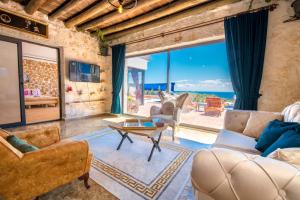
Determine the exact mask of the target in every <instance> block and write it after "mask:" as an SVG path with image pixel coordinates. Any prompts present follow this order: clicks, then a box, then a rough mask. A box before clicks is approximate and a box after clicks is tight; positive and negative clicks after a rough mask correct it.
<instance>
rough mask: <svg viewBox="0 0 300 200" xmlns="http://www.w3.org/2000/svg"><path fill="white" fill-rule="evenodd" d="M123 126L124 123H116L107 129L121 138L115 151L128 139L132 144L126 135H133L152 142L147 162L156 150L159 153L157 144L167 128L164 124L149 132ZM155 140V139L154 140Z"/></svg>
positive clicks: (159, 149)
mask: <svg viewBox="0 0 300 200" xmlns="http://www.w3.org/2000/svg"><path fill="white" fill-rule="evenodd" d="M123 124H124V122H121V123H118V124H115V125H109V127H110V128H111V129H113V130H116V131H117V132H118V133H119V134H120V135H121V137H122V139H121V141H120V143H119V145H118V147H117V150H119V149H120V148H121V146H122V144H123V142H124V140H125V139H128V140H129V142H130V143H133V141H132V139H131V138H130V137H129V135H128V134H133V135H139V136H143V137H147V138H149V139H150V140H151V141H152V143H153V146H152V149H151V152H150V155H149V157H148V162H149V161H150V160H151V158H152V155H153V152H154V150H155V149H157V150H158V151H159V152H161V148H160V146H159V142H160V139H161V136H162V133H163V131H165V130H166V129H167V128H168V125H167V124H164V125H163V126H162V127H156V128H155V129H151V130H139V129H128V127H126V128H124V127H123ZM155 138H157V139H155Z"/></svg>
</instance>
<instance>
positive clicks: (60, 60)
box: [0, 34, 65, 128]
mask: <svg viewBox="0 0 300 200" xmlns="http://www.w3.org/2000/svg"><path fill="white" fill-rule="evenodd" d="M0 40H3V41H6V42H12V43H16V44H18V63H19V85H20V87H19V88H20V106H21V119H22V122H21V123H13V124H5V125H0V128H6V127H16V126H25V125H26V115H25V98H24V79H23V52H22V43H23V42H26V43H31V44H35V45H40V46H44V47H49V48H53V49H56V50H57V56H58V58H57V65H58V70H57V71H58V93H59V107H60V109H59V119H57V120H52V121H59V120H62V119H63V116H64V115H65V103H64V102H65V97H64V96H63V95H64V93H63V91H64V87H65V84H64V77H65V72H64V68H63V66H64V65H63V61H64V53H63V52H64V51H63V47H57V46H51V45H46V44H41V43H38V42H32V41H29V40H23V39H18V38H13V37H9V36H5V35H1V34H0ZM47 122H51V121H47ZM40 123H45V122H37V123H31V124H30V125H33V124H40Z"/></svg>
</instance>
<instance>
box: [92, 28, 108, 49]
mask: <svg viewBox="0 0 300 200" xmlns="http://www.w3.org/2000/svg"><path fill="white" fill-rule="evenodd" d="M95 34H96V37H97V40H98V41H99V43H100V44H102V45H103V46H107V47H108V42H107V40H106V38H105V34H104V32H103V31H102V30H101V29H97V31H96V33H95Z"/></svg>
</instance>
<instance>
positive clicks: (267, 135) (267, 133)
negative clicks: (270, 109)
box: [255, 119, 300, 152]
mask: <svg viewBox="0 0 300 200" xmlns="http://www.w3.org/2000/svg"><path fill="white" fill-rule="evenodd" d="M297 127H300V124H299V123H296V122H282V121H279V120H277V119H276V120H273V121H271V122H270V123H269V124H268V126H267V127H266V128H265V129H264V130H263V132H262V133H261V135H260V137H259V138H258V140H257V143H256V145H255V148H256V149H257V150H259V151H261V152H264V151H265V150H266V149H267V148H268V147H269V146H271V145H272V144H273V143H274V142H275V141H276V140H277V139H278V138H279V137H280V136H281V135H282V134H283V133H284V132H286V131H288V130H294V129H295V128H297Z"/></svg>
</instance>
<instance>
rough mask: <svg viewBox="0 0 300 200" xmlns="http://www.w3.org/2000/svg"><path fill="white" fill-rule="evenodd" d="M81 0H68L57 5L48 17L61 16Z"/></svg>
mask: <svg viewBox="0 0 300 200" xmlns="http://www.w3.org/2000/svg"><path fill="white" fill-rule="evenodd" d="M80 1H81V0H70V1H68V2H67V3H66V4H65V5H63V6H61V7H59V8H58V9H57V10H55V11H54V12H52V13H50V14H49V18H50V19H56V18H59V17H61V16H63V15H64V14H65V13H68V12H69V11H71V10H73V9H74V8H76V7H77V5H78V3H79V2H80Z"/></svg>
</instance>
